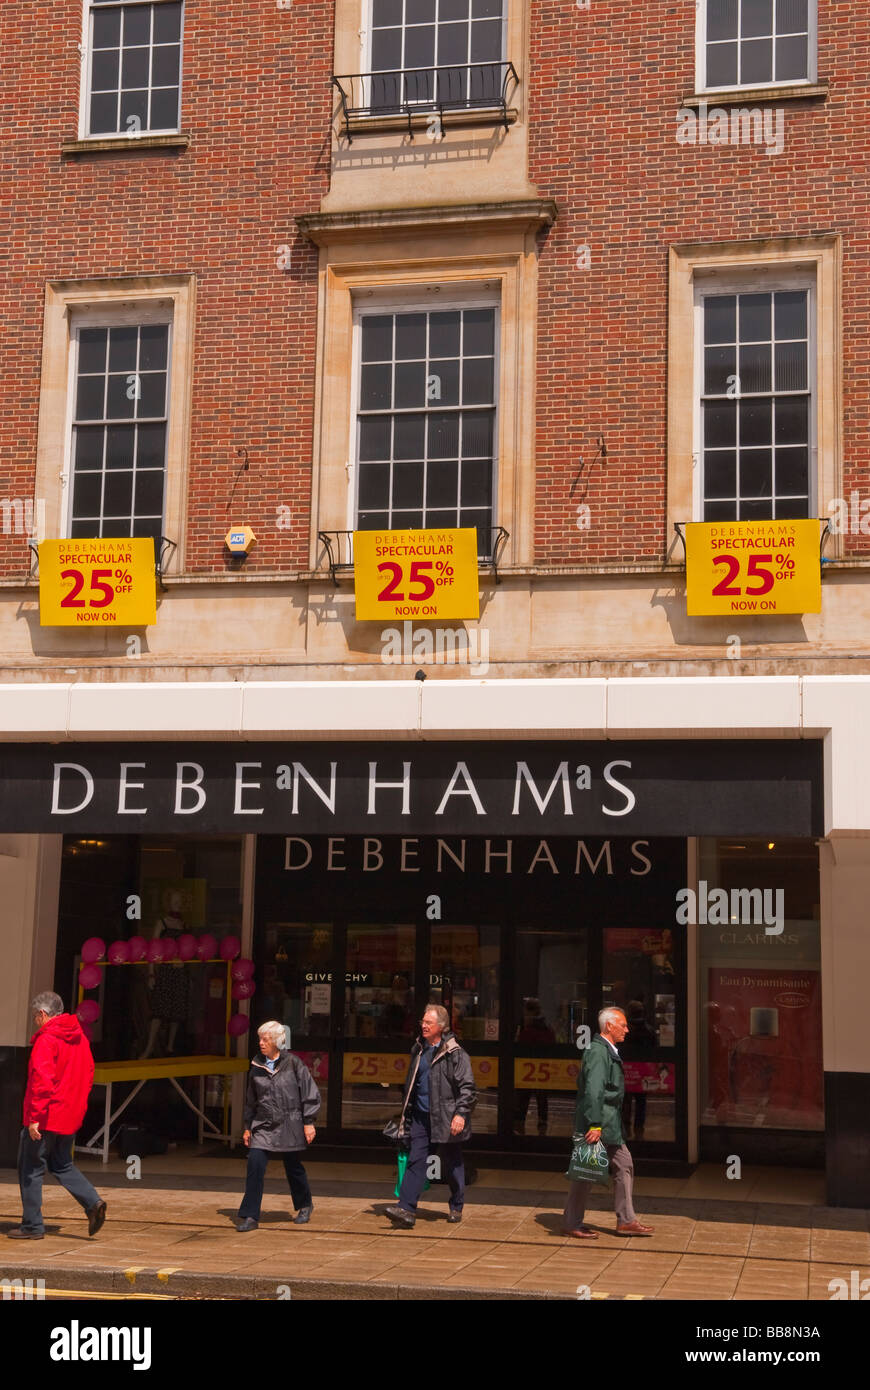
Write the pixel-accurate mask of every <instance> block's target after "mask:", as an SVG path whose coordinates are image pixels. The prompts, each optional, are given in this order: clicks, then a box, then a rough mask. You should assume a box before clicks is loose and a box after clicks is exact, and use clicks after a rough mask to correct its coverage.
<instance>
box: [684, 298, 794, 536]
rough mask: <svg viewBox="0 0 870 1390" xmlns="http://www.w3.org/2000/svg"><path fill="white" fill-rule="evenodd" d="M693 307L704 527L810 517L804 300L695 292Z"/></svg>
mask: <svg viewBox="0 0 870 1390" xmlns="http://www.w3.org/2000/svg"><path fill="white" fill-rule="evenodd" d="M699 304H700V312H701V321H702V327H701V339H702V344H703V365H702V381H701V393H700V399H701V419H700V436H701V437H700V452H701V457H702V480H701V493H702V497H701V507H702V519H703V520H704V521H763V520H767V519H777V520H779V519H782V518H789V517H808V516H810V515H811V507H812V506H814V493H815V485H814V479H813V477H812V472H811V461H812V457H813V443H814V441H813V424H814V412H813V391H814V386H815V382H814V379H813V374H812V373H811V370H810V339H811V332H812V323H811V315H812V300H811V295H810V290H809V289H804V288H796V289H792V290H776V291H770V290H765V289H759V290H753V291H750V292H748V293H742V294H720V293H705V292H704V290H703V289H702V290H701V291H700V293H699Z"/></svg>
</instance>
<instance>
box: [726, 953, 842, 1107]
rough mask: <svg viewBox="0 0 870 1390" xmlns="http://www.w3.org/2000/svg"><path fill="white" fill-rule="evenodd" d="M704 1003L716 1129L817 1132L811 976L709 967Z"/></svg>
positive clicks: (818, 1072) (817, 1042)
mask: <svg viewBox="0 0 870 1390" xmlns="http://www.w3.org/2000/svg"><path fill="white" fill-rule="evenodd" d="M708 999H709V1002H708V1004H707V1010H706V1011H707V1053H708V1079H709V1095H708V1101H707V1104H708V1107H709V1109H711V1110H712V1111H713V1112H714V1115H715V1119H716V1121H717V1122H718V1123H720V1124H723V1123H728V1124H736V1125H752V1126H753V1127H765V1128H773V1129H822V1128H823V1126H824V1112H823V1099H822V1097H823V1077H822V1001H821V989H820V983H819V974H818V972H817V971H814V970H745V969H743V968H741V967H739V966H738V967H735V968H727V967H724V966H716V967H713V968H711V970H710V972H709V995H708ZM710 1118H712V1116H711V1117H710Z"/></svg>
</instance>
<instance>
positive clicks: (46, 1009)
mask: <svg viewBox="0 0 870 1390" xmlns="http://www.w3.org/2000/svg"><path fill="white" fill-rule="evenodd" d="M30 1007H31V1011H32V1013H33V1026H34V1028H35V1029H36V1032H35V1033H34V1035H33V1037H32V1038H31V1039H30V1041H31V1043H32V1045H33V1051H32V1052H31V1054H30V1066H29V1068H28V1072H27V1090H26V1091H25V1093H24V1128H23V1129H22V1131H21V1142H20V1144H19V1148H18V1183H19V1186H20V1188H21V1206H22V1213H23V1214H22V1217H21V1225H20V1226H16V1227H15V1229H14V1230H12V1231H7V1232H6V1234H7V1235H8V1236H10V1237H11V1238H12V1239H13V1240H42V1238H43V1236H44V1235H45V1227H44V1226H43V1224H42V1175H43V1173H44V1172H45V1170H46V1168H48V1171H49V1172H50V1173H53V1174H54V1176H55V1177H56V1178H57V1180H58V1182H59V1183H61V1184H62V1185H63V1186H64V1187H65V1188H66V1190H67V1192H69V1193H70V1194H71V1195H72V1196H73V1197H75V1199H76V1201H77V1202H79V1203H80V1204H81V1206H83V1207H84V1209H85V1212H86V1214H87V1218H88V1235H91V1236H93V1235H96V1233H97V1231H98V1230H99V1229H100V1227H101V1226H102V1224H103V1222H104V1221H105V1219H106V1204H105V1202H103V1201H101V1200H100V1195H99V1193H98V1192H97V1191H96V1190H95V1189H94V1188H93V1187H92V1186H91V1184H90V1183H89V1182H88V1180H87V1178H86V1177H85V1176H84V1174H82V1173H80V1172H79V1170H78V1168H76V1167H75V1165H74V1164H73V1161H72V1147H73V1139H74V1138H75V1133H76V1130H77V1129H78V1127H79V1125H80V1124H81V1122H82V1120H83V1119H84V1117H85V1110H86V1109H87V1105H88V1095H89V1094H90V1090H91V1086H92V1084H93V1080H94V1059H93V1056H92V1054H91V1049H90V1045H89V1043H88V1040H87V1038H86V1037H85V1035H84V1033H83V1032H82V1027H81V1024H80V1023H79V1021H78V1019H77V1018H76V1016H75V1014H65V1013H64V1011H63V1000H62V999H61V997H60V995H59V994H52V993H51V992H50V991H46V992H45V993H44V994H37V996H36V998H35V999H34V1001H33V1003H32V1004H31V1006H30Z"/></svg>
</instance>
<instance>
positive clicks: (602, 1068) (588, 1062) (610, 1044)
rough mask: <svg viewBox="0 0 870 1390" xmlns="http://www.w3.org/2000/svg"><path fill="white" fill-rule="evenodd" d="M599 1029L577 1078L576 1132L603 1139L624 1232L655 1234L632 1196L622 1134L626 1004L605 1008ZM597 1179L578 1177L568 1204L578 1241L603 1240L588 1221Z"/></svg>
mask: <svg viewBox="0 0 870 1390" xmlns="http://www.w3.org/2000/svg"><path fill="white" fill-rule="evenodd" d="M598 1028H599V1031H598V1032H597V1033H596V1034H595V1037H594V1038H593V1039H592V1041H591V1043H590V1044H589V1046H588V1048H587V1049H586V1055H585V1057H584V1059H583V1067H582V1070H581V1072H580V1076H579V1078H578V1080H577V1113H576V1117H575V1120H574V1131H575V1133H576V1134H582V1135H584V1136H585V1138H586V1141H587V1143H590V1144H593V1143H594V1142H595V1140H596V1139H603V1141H604V1145H605V1147H606V1149H607V1157H608V1159H609V1160H610V1172H611V1175H612V1177H613V1188H614V1197H615V1206H616V1234H617V1235H618V1236H651V1235H652V1232H653V1228H652V1226H644V1225H642V1224H641V1222H640V1221H638V1219H637V1216H636V1214H635V1210H634V1206H633V1205H632V1200H631V1189H632V1183H633V1181H634V1167H633V1166H632V1162H631V1154H630V1153H629V1152H628V1149H627V1148H626V1146H625V1144H624V1143H623V1138H622V1100H623V1096H624V1095H625V1076H624V1075H623V1071H622V1061H621V1059H620V1056H619V1053H618V1052H617V1050H616V1047H617V1044H618V1043H621V1042H622V1040H623V1038H624V1037H625V1035H626V1033H627V1032H628V1023H627V1021H626V1017H625V1014H624V1013H623V1012H622V1009H602V1010H601V1013H600V1014H599V1015H598ZM591 1186H592V1184H591V1183H588V1182H572V1183H571V1189H570V1192H569V1193H568V1205H567V1206H566V1208H565V1234H566V1235H568V1236H576V1237H577V1239H578V1240H597V1239H598V1232H597V1231H593V1230H592V1229H591V1228H590V1227H589V1226H585V1225H584V1224H583V1217H584V1216H585V1214H586V1199H587V1197H588V1195H589V1190H590V1188H591Z"/></svg>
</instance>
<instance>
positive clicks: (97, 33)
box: [83, 0, 183, 137]
mask: <svg viewBox="0 0 870 1390" xmlns="http://www.w3.org/2000/svg"><path fill="white" fill-rule="evenodd" d="M182 9H183V7H182V4H181V0H133V3H127V4H121V5H119V4H117V2H116V0H90V3H89V4H88V6H87V11H86V22H87V40H86V42H87V51H88V64H87V90H86V101H85V118H84V127H85V128H84V131H83V134H85V135H102V136H107V135H129V136H131V137H135V136H136V135H139V134H141V133H144V132H148V133H150V134H156V133H159V132H174V131H177V130H178V123H179V100H180V94H181V36H182Z"/></svg>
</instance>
